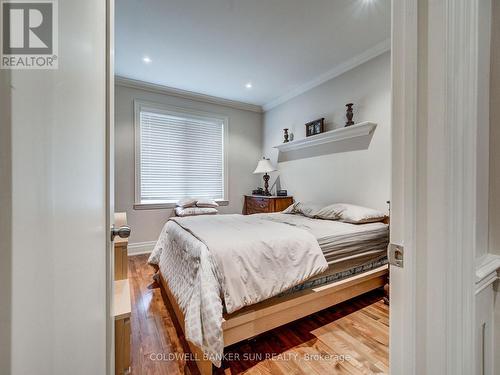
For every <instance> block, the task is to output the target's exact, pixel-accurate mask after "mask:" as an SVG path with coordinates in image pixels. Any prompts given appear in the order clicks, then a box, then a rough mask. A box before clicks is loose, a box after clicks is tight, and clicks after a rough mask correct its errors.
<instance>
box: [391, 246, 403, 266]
mask: <svg viewBox="0 0 500 375" xmlns="http://www.w3.org/2000/svg"><path fill="white" fill-rule="evenodd" d="M387 258H388V259H389V264H390V265H391V266H396V267H401V268H403V258H404V247H403V246H402V245H397V244H394V243H390V244H389V246H388V247H387Z"/></svg>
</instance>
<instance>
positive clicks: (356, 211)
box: [318, 203, 385, 224]
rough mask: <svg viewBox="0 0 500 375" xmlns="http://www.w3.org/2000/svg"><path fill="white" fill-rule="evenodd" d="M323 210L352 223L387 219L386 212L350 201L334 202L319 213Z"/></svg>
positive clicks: (320, 212)
mask: <svg viewBox="0 0 500 375" xmlns="http://www.w3.org/2000/svg"><path fill="white" fill-rule="evenodd" d="M322 212H323V213H326V212H329V213H330V215H331V214H332V213H335V214H336V215H337V216H338V219H339V220H340V221H343V222H346V223H351V224H365V223H375V222H377V221H383V220H384V219H385V214H384V213H382V212H380V211H377V210H373V209H371V208H366V207H362V206H356V205H354V204H348V203H335V204H332V205H330V206H327V207H324V208H323V209H322V210H320V211H319V212H318V213H319V214H320V215H321V214H322ZM318 217H319V216H318Z"/></svg>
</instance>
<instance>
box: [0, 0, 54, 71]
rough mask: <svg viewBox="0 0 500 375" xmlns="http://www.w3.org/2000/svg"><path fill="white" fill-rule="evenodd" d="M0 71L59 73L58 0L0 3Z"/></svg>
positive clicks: (7, 1)
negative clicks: (32, 70) (22, 70)
mask: <svg viewBox="0 0 500 375" xmlns="http://www.w3.org/2000/svg"><path fill="white" fill-rule="evenodd" d="M0 5H1V6H0V19H1V21H2V27H1V29H0V31H1V38H0V42H1V44H2V45H1V50H0V68H2V69H57V68H58V39H57V36H58V23H57V0H46V1H36V2H35V1H33V0H31V1H26V0H0Z"/></svg>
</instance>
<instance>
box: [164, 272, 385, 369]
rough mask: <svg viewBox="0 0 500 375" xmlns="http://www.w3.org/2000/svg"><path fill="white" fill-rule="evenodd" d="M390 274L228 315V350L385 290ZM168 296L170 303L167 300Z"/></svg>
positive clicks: (201, 364)
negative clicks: (285, 325)
mask: <svg viewBox="0 0 500 375" xmlns="http://www.w3.org/2000/svg"><path fill="white" fill-rule="evenodd" d="M388 273H389V270H388V266H387V265H384V266H381V267H378V268H376V269H373V270H371V271H367V272H363V273H361V274H358V275H354V276H352V277H349V278H347V279H343V280H339V281H336V282H333V283H330V284H326V285H321V286H318V287H315V288H309V289H305V290H302V291H299V292H296V293H293V294H290V295H286V296H282V297H274V298H270V299H268V300H265V301H262V302H260V303H258V304H255V305H252V306H248V307H245V308H243V309H241V310H239V311H237V312H235V313H233V314H230V315H225V316H224V321H223V323H222V329H223V332H224V347H227V346H229V345H232V344H235V343H237V342H239V341H242V340H245V339H248V338H251V337H254V336H256V335H259V334H261V333H263V332H266V331H269V330H271V329H273V328H276V327H279V326H281V325H284V324H287V323H290V322H293V321H294V320H297V319H300V318H303V317H305V316H307V315H310V314H313V313H315V312H318V311H320V310H323V309H325V308H328V307H331V306H334V305H336V304H339V303H341V302H344V301H347V300H349V299H351V298H354V297H357V296H359V295H361V294H364V293H366V292H369V291H371V290H374V289H377V288H380V287H383V286H384V285H385V283H386V280H387V275H388ZM158 275H159V276H160V286H161V288H162V291H163V292H164V293H162V296H163V299H164V302H165V303H166V304H167V303H170V305H171V306H172V308H173V310H174V312H175V315H176V317H177V320H178V321H179V324H180V326H181V327H182V330H183V331H185V327H184V315H183V313H182V311H181V310H180V308H179V305H178V304H177V301H176V300H175V297H174V296H173V294H172V292H171V291H170V289H169V287H168V283H167V282H166V280H165V279H164V278H163V276H162V275H161V273H158ZM165 296H166V297H167V300H165ZM188 345H189V348H190V350H191V352H192V353H193V355H194V356H195V357H196V358H197V359H198V360H197V361H196V364H197V366H198V369H199V370H200V373H201V374H202V375H211V374H212V363H211V362H210V361H209V360H207V359H204V357H203V353H202V351H201V350H200V348H198V347H197V346H195V345H194V344H192V343H191V342H189V341H188Z"/></svg>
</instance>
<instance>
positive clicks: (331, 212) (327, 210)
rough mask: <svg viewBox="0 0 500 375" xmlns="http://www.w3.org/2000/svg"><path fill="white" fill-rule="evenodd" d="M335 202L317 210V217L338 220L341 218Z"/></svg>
mask: <svg viewBox="0 0 500 375" xmlns="http://www.w3.org/2000/svg"><path fill="white" fill-rule="evenodd" d="M335 206H336V205H335V204H331V205H329V206H326V207H322V208H321V209H320V210H318V211H317V212H316V216H315V218H318V219H323V220H338V219H340V213H339V210H338V209H337V208H336V207H335Z"/></svg>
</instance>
